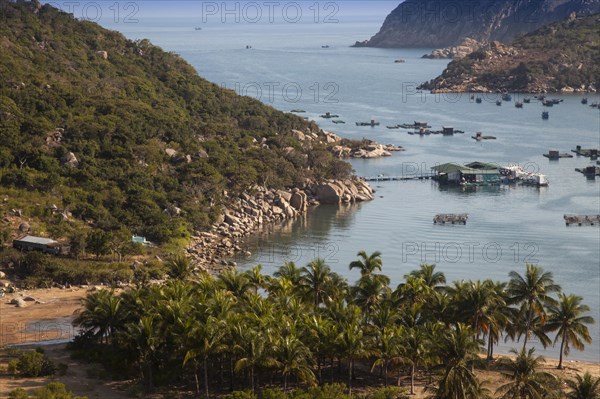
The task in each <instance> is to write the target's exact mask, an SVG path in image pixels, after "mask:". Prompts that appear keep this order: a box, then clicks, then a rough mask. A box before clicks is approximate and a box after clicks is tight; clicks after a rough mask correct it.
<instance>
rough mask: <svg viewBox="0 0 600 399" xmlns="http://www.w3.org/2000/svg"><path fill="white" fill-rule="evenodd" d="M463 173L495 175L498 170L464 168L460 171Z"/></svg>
mask: <svg viewBox="0 0 600 399" xmlns="http://www.w3.org/2000/svg"><path fill="white" fill-rule="evenodd" d="M462 173H463V175H497V174H499V172H498V171H497V170H484V169H472V170H466V171H463V172H462Z"/></svg>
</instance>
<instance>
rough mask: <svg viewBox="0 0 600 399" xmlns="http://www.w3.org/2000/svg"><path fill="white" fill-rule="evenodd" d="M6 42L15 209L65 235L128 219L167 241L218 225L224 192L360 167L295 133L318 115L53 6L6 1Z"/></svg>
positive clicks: (6, 177)
mask: <svg viewBox="0 0 600 399" xmlns="http://www.w3.org/2000/svg"><path fill="white" fill-rule="evenodd" d="M0 53H1V56H0V77H1V79H0V137H1V138H2V140H1V141H0V182H1V191H0V194H2V196H3V197H4V203H3V209H2V212H3V213H5V212H8V211H9V210H10V209H14V208H19V209H20V210H23V212H24V214H25V216H28V217H33V218H34V219H35V220H37V221H39V223H40V226H43V227H40V229H42V228H45V229H48V230H50V232H51V233H52V234H53V235H54V236H66V235H67V234H69V233H71V234H72V233H73V230H75V231H77V230H78V229H84V228H85V229H87V228H88V227H89V226H91V227H92V228H95V229H101V230H103V231H117V230H122V229H123V228H125V229H126V230H127V231H128V232H130V233H135V234H141V235H145V236H146V237H147V238H148V239H150V240H153V241H155V242H158V243H164V242H167V241H169V240H170V239H172V238H185V237H187V236H188V235H189V234H190V233H191V232H193V231H194V230H197V229H203V228H205V227H207V226H208V225H210V223H211V222H212V221H213V220H214V219H215V218H216V217H217V215H218V214H219V213H220V209H221V206H222V205H223V204H225V203H226V198H225V197H224V195H223V194H224V192H225V191H228V192H229V193H232V192H233V193H235V192H240V191H243V190H247V189H248V188H249V187H252V186H253V185H254V184H259V185H266V186H269V187H284V186H287V187H291V186H295V185H299V184H301V183H302V182H304V181H305V179H320V178H324V177H331V176H339V177H343V176H345V175H347V174H348V173H349V171H350V167H349V166H348V164H345V163H343V162H342V161H339V160H336V159H334V158H333V157H332V156H331V155H330V154H329V153H328V152H327V151H326V150H325V149H324V148H321V147H320V144H317V143H315V144H314V145H311V146H307V145H304V146H301V145H300V144H299V142H298V141H297V140H296V139H294V138H293V136H292V135H291V129H298V130H301V131H304V132H309V131H311V132H317V131H318V127H317V126H316V125H314V124H312V125H311V124H309V123H308V122H306V121H304V120H303V119H301V118H299V117H297V116H294V115H291V114H285V113H282V112H279V111H277V110H275V109H273V108H271V107H268V106H265V105H263V104H262V103H260V102H259V101H257V100H254V99H250V98H248V97H241V96H238V95H237V94H235V93H234V92H233V91H230V90H225V89H223V88H220V87H218V86H217V85H215V84H212V83H210V82H208V81H206V80H204V79H202V78H201V77H200V76H198V74H197V73H196V71H195V70H194V68H193V67H192V66H190V65H189V64H188V63H187V62H186V61H184V60H183V59H182V58H180V57H179V56H177V55H176V54H172V53H168V52H165V51H163V50H162V49H160V48H159V47H156V46H154V45H152V44H151V43H150V42H149V41H147V40H140V41H131V40H127V39H126V38H125V37H124V36H123V35H121V34H120V33H117V32H113V31H109V30H106V29H104V28H102V27H100V26H99V25H97V24H95V23H91V22H87V21H79V20H77V19H75V18H74V17H73V16H72V15H70V14H67V13H64V12H61V11H59V10H57V9H55V8H53V7H51V6H49V5H43V6H42V5H40V4H39V3H38V2H22V1H19V2H16V3H13V2H8V1H6V0H0ZM289 147H292V148H293V149H294V151H290V149H289ZM309 147H310V148H309ZM284 149H286V150H285V151H284ZM52 205H56V208H58V209H59V210H61V212H60V213H61V215H62V218H60V220H59V221H56V220H54V219H52V218H50V217H49V216H48V215H47V214H46V209H47V207H49V206H52Z"/></svg>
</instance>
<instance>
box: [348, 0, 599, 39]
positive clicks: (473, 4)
mask: <svg viewBox="0 0 600 399" xmlns="http://www.w3.org/2000/svg"><path fill="white" fill-rule="evenodd" d="M573 12H575V13H577V14H578V15H582V14H593V13H597V12H600V0H451V1H448V0H406V1H404V2H403V3H401V4H400V5H399V6H398V7H397V8H396V9H395V10H394V11H392V12H391V14H390V15H388V16H387V18H386V19H385V22H384V23H383V26H382V27H381V30H380V31H379V33H377V34H376V35H375V36H373V37H372V38H371V39H370V40H367V41H364V42H357V43H356V44H355V46H359V47H360V46H365V47H392V48H393V47H435V48H438V47H448V46H456V45H458V44H459V43H461V42H462V41H463V40H464V39H465V38H467V37H470V38H472V39H474V40H477V41H480V42H490V41H494V40H497V41H501V42H508V41H511V40H513V39H515V38H516V37H518V36H519V35H521V34H523V33H528V32H531V31H533V30H535V29H537V28H539V27H541V26H543V25H546V24H548V23H551V22H555V21H560V20H563V19H565V18H566V17H567V16H568V15H570V14H571V13H573Z"/></svg>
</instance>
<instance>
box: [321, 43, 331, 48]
mask: <svg viewBox="0 0 600 399" xmlns="http://www.w3.org/2000/svg"><path fill="white" fill-rule="evenodd" d="M321 48H329V46H328V45H327V44H326V45H324V46H321Z"/></svg>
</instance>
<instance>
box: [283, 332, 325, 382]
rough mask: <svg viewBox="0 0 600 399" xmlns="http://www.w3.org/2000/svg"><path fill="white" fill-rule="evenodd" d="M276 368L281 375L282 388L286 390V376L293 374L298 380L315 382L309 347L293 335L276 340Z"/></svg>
mask: <svg viewBox="0 0 600 399" xmlns="http://www.w3.org/2000/svg"><path fill="white" fill-rule="evenodd" d="M275 358H276V360H277V368H278V369H280V370H281V374H282V375H283V389H284V391H285V390H287V385H288V377H289V376H291V375H295V376H296V377H298V379H300V381H302V382H304V383H307V384H310V385H313V384H315V382H316V377H315V373H314V372H313V371H312V369H311V366H312V365H313V358H312V353H311V351H310V349H308V347H307V346H306V345H304V343H303V342H302V341H300V340H299V339H298V338H297V337H295V336H294V335H288V336H286V337H283V338H281V339H280V340H278V341H277V344H276V347H275Z"/></svg>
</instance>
